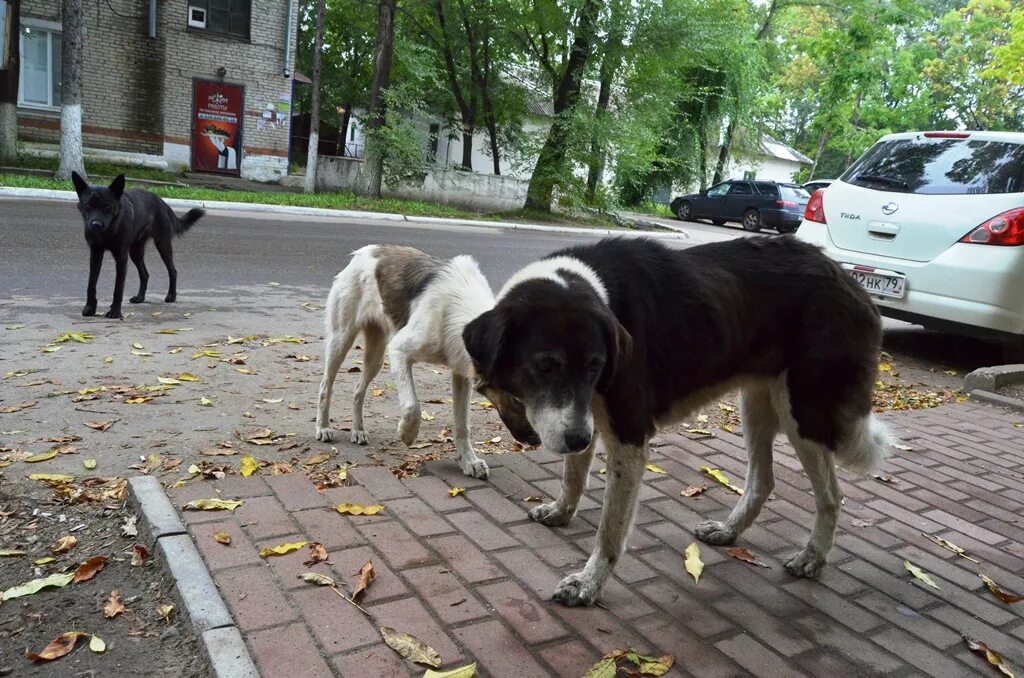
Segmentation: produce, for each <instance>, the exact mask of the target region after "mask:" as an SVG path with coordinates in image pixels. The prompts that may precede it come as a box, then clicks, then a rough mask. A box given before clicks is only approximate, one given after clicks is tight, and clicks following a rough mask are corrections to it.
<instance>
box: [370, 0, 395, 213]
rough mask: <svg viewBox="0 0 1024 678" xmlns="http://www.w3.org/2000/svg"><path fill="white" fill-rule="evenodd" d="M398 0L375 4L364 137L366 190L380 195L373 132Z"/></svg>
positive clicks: (380, 156)
mask: <svg viewBox="0 0 1024 678" xmlns="http://www.w3.org/2000/svg"><path fill="white" fill-rule="evenodd" d="M397 5H398V0H380V1H379V2H378V3H377V45H376V47H375V48H374V59H373V83H372V84H371V85H370V111H369V115H368V120H367V125H366V129H367V139H366V162H365V164H364V166H363V167H364V170H365V171H366V192H367V194H368V195H370V196H373V197H375V198H379V197H380V189H381V181H382V179H383V176H384V152H383V151H384V149H383V147H382V144H381V143H380V142H379V141H378V140H376V139H374V133H375V132H377V131H379V130H380V129H381V128H382V127H383V126H384V121H385V111H386V104H385V98H384V92H385V91H386V90H387V88H388V85H389V84H390V81H391V59H392V56H393V54H394V44H395V10H396V9H397Z"/></svg>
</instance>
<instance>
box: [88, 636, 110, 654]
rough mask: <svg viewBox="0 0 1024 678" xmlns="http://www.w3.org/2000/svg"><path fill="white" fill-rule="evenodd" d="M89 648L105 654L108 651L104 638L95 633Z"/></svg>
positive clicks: (90, 640)
mask: <svg viewBox="0 0 1024 678" xmlns="http://www.w3.org/2000/svg"><path fill="white" fill-rule="evenodd" d="M89 649H90V650H92V651H93V652H95V653H96V654H103V653H104V652H106V651H107V644H106V643H104V642H103V639H102V638H100V637H99V636H95V635H94V636H93V637H92V638H90V639H89Z"/></svg>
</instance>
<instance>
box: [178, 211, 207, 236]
mask: <svg viewBox="0 0 1024 678" xmlns="http://www.w3.org/2000/svg"><path fill="white" fill-rule="evenodd" d="M204 214H206V210H202V209H199V208H198V207H193V208H192V209H190V210H189V211H188V213H187V214H185V216H183V217H180V218H177V217H176V218H177V222H178V223H177V224H176V225H175V227H174V232H175V234H177V235H181V234H182V233H184V232H185V231H187V230H188V229H190V228H192V224H194V223H196V222H197V221H199V218H200V217H202V216H203V215H204Z"/></svg>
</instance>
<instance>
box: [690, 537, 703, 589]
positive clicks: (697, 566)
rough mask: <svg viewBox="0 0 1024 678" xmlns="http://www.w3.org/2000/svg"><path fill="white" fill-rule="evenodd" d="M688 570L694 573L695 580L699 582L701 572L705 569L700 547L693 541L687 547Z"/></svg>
mask: <svg viewBox="0 0 1024 678" xmlns="http://www.w3.org/2000/svg"><path fill="white" fill-rule="evenodd" d="M685 565H686V571H687V572H689V573H690V574H691V575H693V582H694V583H697V582H698V580H699V579H700V573H701V572H703V571H704V563H703V561H701V559H700V547H699V546H697V542H693V543H692V544H690V545H689V546H687V547H686V562H685Z"/></svg>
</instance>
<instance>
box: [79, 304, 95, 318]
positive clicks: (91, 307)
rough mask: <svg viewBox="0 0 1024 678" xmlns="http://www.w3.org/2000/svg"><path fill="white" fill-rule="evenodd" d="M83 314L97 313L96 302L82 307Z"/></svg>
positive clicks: (87, 315) (86, 315)
mask: <svg viewBox="0 0 1024 678" xmlns="http://www.w3.org/2000/svg"><path fill="white" fill-rule="evenodd" d="M82 315H84V316H85V317H89V316H91V315H96V304H86V305H85V308H83V309H82Z"/></svg>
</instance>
